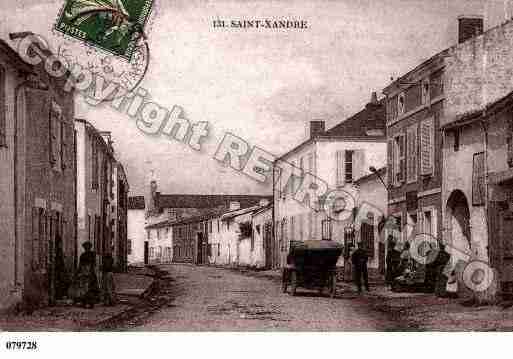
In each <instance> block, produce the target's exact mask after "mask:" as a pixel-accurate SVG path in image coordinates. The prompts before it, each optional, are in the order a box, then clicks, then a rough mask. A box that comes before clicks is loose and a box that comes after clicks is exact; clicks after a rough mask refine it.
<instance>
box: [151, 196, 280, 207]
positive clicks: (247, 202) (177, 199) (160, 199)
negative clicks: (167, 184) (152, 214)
mask: <svg viewBox="0 0 513 359" xmlns="http://www.w3.org/2000/svg"><path fill="white" fill-rule="evenodd" d="M262 199H267V200H272V196H262V195H201V194H160V193H159V194H158V195H157V200H156V205H157V207H159V208H199V209H201V208H216V207H221V206H224V207H228V206H229V205H230V202H239V203H240V207H241V208H244V207H250V206H254V205H256V204H258V203H259V202H260V200H262Z"/></svg>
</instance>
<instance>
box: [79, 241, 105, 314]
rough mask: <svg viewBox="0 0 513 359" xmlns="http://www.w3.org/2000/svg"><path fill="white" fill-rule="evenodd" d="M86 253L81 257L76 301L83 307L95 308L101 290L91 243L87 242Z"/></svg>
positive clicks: (85, 244)
mask: <svg viewBox="0 0 513 359" xmlns="http://www.w3.org/2000/svg"><path fill="white" fill-rule="evenodd" d="M82 247H84V250H85V252H84V253H82V254H81V255H80V262H79V265H78V271H77V278H76V282H77V283H76V292H75V300H76V301H79V302H81V303H82V305H83V306H85V307H86V308H87V307H90V308H93V307H94V304H95V303H96V301H97V299H98V295H99V293H100V289H99V287H98V280H97V278H96V254H95V253H94V252H93V251H92V250H91V248H92V247H93V245H92V244H91V242H85V243H84V244H83V245H82Z"/></svg>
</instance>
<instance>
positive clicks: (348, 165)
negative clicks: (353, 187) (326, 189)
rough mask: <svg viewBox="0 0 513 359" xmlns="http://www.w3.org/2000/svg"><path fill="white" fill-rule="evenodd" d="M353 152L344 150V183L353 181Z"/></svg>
mask: <svg viewBox="0 0 513 359" xmlns="http://www.w3.org/2000/svg"><path fill="white" fill-rule="evenodd" d="M353 154H354V151H346V153H345V160H344V163H345V174H344V179H345V181H346V183H352V182H353Z"/></svg>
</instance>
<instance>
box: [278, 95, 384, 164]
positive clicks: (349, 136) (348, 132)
mask: <svg viewBox="0 0 513 359" xmlns="http://www.w3.org/2000/svg"><path fill="white" fill-rule="evenodd" d="M386 128H387V126H386V107H385V98H382V99H381V100H379V101H378V103H377V104H373V103H368V104H367V105H366V106H365V107H364V108H363V109H362V110H361V111H360V112H358V113H356V114H354V115H352V116H351V117H349V118H347V119H345V120H344V121H342V122H340V123H339V124H338V125H335V126H334V127H332V128H330V129H329V130H326V131H325V132H324V133H322V134H319V135H317V136H316V137H314V138H309V139H307V140H306V141H304V142H302V143H300V144H299V145H297V146H296V147H294V148H293V149H292V150H290V151H288V152H286V153H284V154H283V155H281V156H280V157H278V158H277V159H276V161H278V160H281V159H283V158H284V157H286V156H287V155H289V154H291V153H294V152H295V151H297V150H299V149H301V148H303V147H305V146H307V145H309V144H311V143H314V142H316V141H322V140H328V141H386ZM369 130H379V131H381V133H379V134H374V133H371V132H368V131H369Z"/></svg>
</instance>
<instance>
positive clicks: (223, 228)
mask: <svg viewBox="0 0 513 359" xmlns="http://www.w3.org/2000/svg"><path fill="white" fill-rule="evenodd" d="M210 222H211V223H212V224H211V225H209V229H210V228H211V231H210V233H209V246H210V248H211V249H210V263H211V264H213V265H220V266H234V267H251V268H258V269H263V268H272V264H273V260H275V259H276V255H275V248H274V246H275V242H274V240H273V236H272V232H273V229H272V223H273V221H272V205H271V202H270V201H269V200H267V199H264V200H262V201H261V202H260V203H259V204H257V205H256V206H251V207H246V208H238V209H236V208H234V207H232V208H231V210H227V211H224V213H222V214H220V215H219V216H217V217H214V218H212V219H211V220H210ZM266 255H267V257H266ZM273 255H274V257H273Z"/></svg>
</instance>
